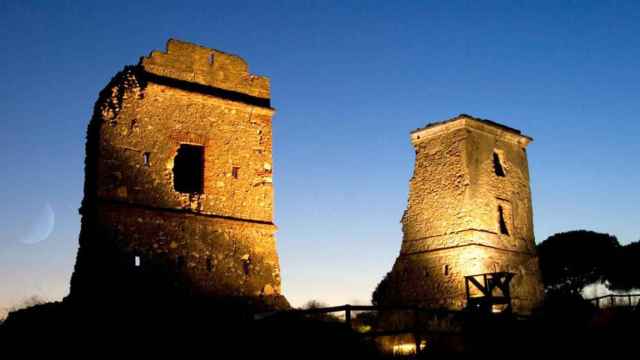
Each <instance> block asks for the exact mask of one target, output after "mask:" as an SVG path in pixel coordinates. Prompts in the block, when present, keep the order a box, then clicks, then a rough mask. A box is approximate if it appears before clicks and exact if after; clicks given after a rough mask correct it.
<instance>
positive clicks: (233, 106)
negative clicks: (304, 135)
mask: <svg viewBox="0 0 640 360" xmlns="http://www.w3.org/2000/svg"><path fill="white" fill-rule="evenodd" d="M269 102H270V101H269V80H268V79H267V78H265V77H261V76H257V75H253V74H250V73H249V72H248V67H247V64H246V63H245V62H244V60H242V59H241V58H239V57H237V56H234V55H229V54H226V53H223V52H220V51H217V50H213V49H207V48H204V47H200V46H197V45H193V44H189V43H185V42H181V41H177V40H170V41H169V42H168V44H167V51H166V52H156V51H154V52H152V53H151V55H150V56H149V57H146V58H142V59H141V61H140V63H139V64H138V65H137V66H129V67H126V68H125V69H124V70H123V71H122V72H120V73H119V74H117V75H116V76H115V77H114V79H113V80H112V81H111V82H110V83H109V85H107V87H106V88H105V90H103V91H102V92H101V94H100V98H99V100H98V102H97V103H96V107H95V110H94V116H93V118H92V120H91V122H90V124H89V131H88V135H87V159H86V168H85V173H86V175H85V177H86V178H85V198H84V200H83V205H82V208H81V214H82V215H83V219H82V229H81V235H80V249H79V252H78V257H77V262H76V268H75V271H74V275H73V277H72V288H71V294H72V295H74V294H91V293H94V294H95V293H100V292H106V291H107V290H106V289H103V285H100V282H101V280H104V281H107V280H105V279H106V278H108V277H109V276H110V274H109V272H118V273H121V272H122V273H124V274H125V276H126V273H127V271H129V270H131V271H140V269H133V268H134V267H135V268H143V269H145V268H146V267H149V268H148V269H151V266H152V265H153V270H154V271H156V270H158V269H160V270H161V271H156V272H157V273H168V274H169V273H170V274H172V276H171V277H172V279H174V280H175V279H178V281H179V282H181V286H183V287H185V286H186V287H187V288H188V289H187V290H188V291H189V292H190V293H193V294H198V295H206V296H244V297H256V298H258V297H260V298H264V297H271V298H278V299H276V302H279V303H280V304H284V303H286V300H284V298H283V297H282V296H281V294H280V293H281V288H280V269H279V261H278V256H277V252H276V243H275V237H274V233H275V230H276V228H275V225H274V224H273V186H272V172H273V166H272V155H271V151H272V127H271V119H272V116H273V113H274V111H273V109H272V108H271V107H270V106H269ZM184 145H190V146H191V145H196V146H199V147H201V148H199V149H203V152H204V156H203V162H202V166H201V169H203V170H202V171H203V174H204V175H203V178H202V191H190V192H188V193H187V192H180V191H176V187H175V185H174V183H175V179H174V176H175V174H176V172H175V171H176V170H175V168H176V166H175V161H176V155H177V154H178V149H179V148H180V147H181V146H184ZM198 171H201V170H198V169H193V171H191V170H190V171H189V172H187V173H186V174H187V175H183V176H189V174H197V173H198ZM194 176H195V175H194ZM110 256H112V257H113V258H112V259H111V260H113V261H111V262H110V261H109V257H110ZM113 264H119V265H117V266H120V267H121V268H120V269H118V270H115V269H114V267H113ZM148 269H147V270H148ZM108 282H113V280H108ZM115 286H117V284H115ZM269 301H271V300H269Z"/></svg>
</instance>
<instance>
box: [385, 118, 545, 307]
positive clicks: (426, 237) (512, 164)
mask: <svg viewBox="0 0 640 360" xmlns="http://www.w3.org/2000/svg"><path fill="white" fill-rule="evenodd" d="M411 140H412V143H413V145H414V147H415V151H416V161H415V169H414V173H413V177H412V178H411V183H410V191H409V202H408V206H407V210H406V211H405V213H404V215H403V217H402V228H403V233H404V238H403V242H402V247H401V251H400V255H399V257H398V258H397V260H396V262H395V264H394V267H393V270H392V273H391V276H390V282H391V286H390V289H392V290H391V293H390V294H387V296H388V297H390V298H393V299H395V300H394V301H398V302H402V303H405V304H417V305H421V306H428V307H443V308H450V309H461V308H463V307H464V306H465V304H466V293H465V287H464V277H465V276H467V275H474V274H480V273H487V272H495V271H509V272H513V273H515V274H516V276H515V277H514V279H513V280H512V282H511V295H512V298H513V306H514V311H515V312H518V313H528V312H530V311H531V310H532V309H533V308H534V307H536V306H537V305H538V304H539V303H540V301H541V299H542V295H543V293H542V285H541V281H540V274H539V265H538V259H537V256H536V254H535V242H534V237H533V216H532V210H531V192H530V188H529V170H528V163H527V154H526V146H527V145H528V144H529V142H530V141H531V139H530V138H529V137H527V136H525V135H522V134H521V133H520V132H519V131H518V130H515V129H511V128H508V127H506V126H503V125H500V124H497V123H494V122H491V121H488V120H481V119H476V118H473V117H471V116H468V115H460V116H458V117H456V118H453V119H450V120H448V121H444V122H440V123H436V124H432V125H429V126H427V127H425V128H422V129H418V130H416V131H414V132H413V133H412V134H411ZM494 154H495V155H494ZM494 157H497V159H499V160H498V161H499V163H500V164H499V166H501V167H502V170H503V172H504V176H500V175H499V170H496V166H498V165H496V164H495V161H494ZM500 209H501V210H500ZM500 211H502V219H501V218H500ZM501 222H502V226H501ZM505 227H506V229H505Z"/></svg>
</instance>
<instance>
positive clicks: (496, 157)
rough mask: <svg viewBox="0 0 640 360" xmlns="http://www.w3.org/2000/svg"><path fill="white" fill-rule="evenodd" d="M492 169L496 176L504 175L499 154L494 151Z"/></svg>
mask: <svg viewBox="0 0 640 360" xmlns="http://www.w3.org/2000/svg"><path fill="white" fill-rule="evenodd" d="M493 170H494V171H495V172H496V175H497V176H500V177H504V176H505V175H506V174H505V172H504V166H502V159H501V158H500V154H498V153H497V152H495V151H494V152H493Z"/></svg>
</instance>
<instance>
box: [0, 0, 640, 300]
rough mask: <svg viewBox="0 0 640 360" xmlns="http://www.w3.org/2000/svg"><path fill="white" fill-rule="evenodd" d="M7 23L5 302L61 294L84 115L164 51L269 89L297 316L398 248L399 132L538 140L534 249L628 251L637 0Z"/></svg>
mask: <svg viewBox="0 0 640 360" xmlns="http://www.w3.org/2000/svg"><path fill="white" fill-rule="evenodd" d="M0 26H1V29H2V31H0V49H2V56H0V69H1V70H2V82H1V84H0V109H2V116H1V117H0V142H1V143H2V151H0V164H1V167H0V173H1V174H2V175H1V176H0V308H2V307H4V306H9V305H11V304H13V303H16V302H19V301H20V300H21V299H23V298H25V297H28V296H30V295H40V296H43V297H46V298H50V299H60V298H61V297H62V296H64V295H65V294H66V292H67V291H68V281H69V276H70V274H71V271H72V269H73V263H74V260H75V253H76V247H77V240H78V231H79V216H78V213H77V208H78V207H79V204H80V200H81V198H82V184H83V159H84V136H85V129H86V126H87V122H88V120H89V118H90V116H91V112H92V107H93V103H94V101H95V100H96V98H97V94H98V92H99V91H100V90H101V89H102V88H103V87H104V86H105V85H106V83H107V82H108V81H109V79H110V78H111V76H113V75H114V74H115V73H116V72H117V71H119V70H120V69H121V68H122V67H123V66H124V65H126V64H133V63H136V62H137V61H138V58H139V57H140V56H141V55H146V54H148V53H149V52H150V51H151V50H153V49H160V50H162V49H164V46H165V42H166V40H167V39H168V38H170V37H175V38H179V39H183V40H188V41H191V42H195V43H198V44H201V45H204V46H208V47H213V48H217V49H220V50H223V51H227V52H231V53H234V54H238V55H241V56H242V57H244V58H245V59H246V60H247V61H248V63H249V65H250V68H251V71H252V72H254V73H258V74H264V75H267V76H269V77H270V78H271V83H272V95H273V105H274V107H276V108H277V110H278V112H277V114H276V117H275V119H274V165H275V167H274V169H275V190H276V191H275V196H276V223H277V225H278V226H279V228H280V230H279V232H278V250H279V253H280V259H281V266H282V274H283V286H284V291H285V294H286V295H287V297H288V298H289V299H290V301H291V302H292V303H293V304H294V305H300V304H302V303H304V302H305V301H306V300H309V299H319V300H321V301H324V302H327V303H331V304H338V303H346V302H355V301H359V302H367V301H368V300H369V297H370V293H371V291H372V289H373V288H374V286H375V284H376V283H377V282H378V281H379V280H380V278H381V277H382V276H383V274H384V273H385V272H386V271H388V270H389V269H390V268H391V265H392V263H393V261H394V259H395V257H396V255H397V254H398V251H399V247H400V241H401V236H402V234H401V231H400V224H399V220H400V217H401V215H402V212H403V210H404V208H405V205H406V200H407V191H408V181H409V178H410V176H411V170H412V167H413V150H412V148H411V146H410V143H409V131H411V130H413V129H415V128H417V127H421V126H423V125H425V124H426V123H428V122H431V121H436V120H442V119H447V118H450V117H452V116H454V115H457V114H459V113H468V114H472V115H475V116H479V117H483V118H489V119H492V120H495V121H498V122H502V123H505V124H506V125H509V126H512V127H515V128H519V129H521V130H523V131H524V132H525V133H526V134H528V135H530V136H532V137H533V138H534V139H535V141H534V142H533V143H532V144H531V145H530V147H529V151H528V154H529V161H530V167H531V169H530V171H531V181H532V183H531V187H532V192H533V204H534V222H535V234H536V238H537V241H541V240H544V239H545V238H546V237H547V236H549V235H550V234H553V233H555V232H559V231H565V230H571V229H577V228H587V229H592V230H596V231H602V232H609V233H613V234H615V235H617V236H618V238H619V239H620V241H621V242H622V243H628V242H631V241H636V240H638V239H639V238H640V228H639V225H638V224H639V223H640V216H639V215H638V214H639V213H638V204H639V203H640V191H639V190H638V184H639V183H640V166H639V162H638V159H637V156H638V153H639V152H640V145H639V142H638V141H637V136H638V133H639V132H640V121H638V118H637V117H638V114H640V102H639V95H640V68H639V64H640V60H639V59H640V2H637V1H597V2H595V1H594V2H591V1H548V2H544V1H504V2H493V1H415V2H407V1H379V2H374V1H371V2H364V1H362V2H360V1H357V2H356V1H354V2H348V1H338V2H335V3H332V2H329V1H319V2H306V1H292V2H278V1H268V2H245V1H221V2H219V3H218V2H216V1H203V2H197V1H180V2H174V3H170V2H168V3H161V2H160V1H154V2H149V3H146V4H143V3H142V2H134V1H126V2H118V1H109V2H104V1H100V2H95V3H94V4H91V2H89V1H77V2H72V1H48V2H29V1H22V0H21V1H13V2H11V1H9V2H8V1H6V0H0ZM49 207H50V208H51V209H52V213H53V214H54V216H53V217H54V218H55V221H54V223H53V225H54V226H53V230H52V233H51V235H50V236H48V237H47V238H46V239H44V240H41V238H43V237H46V235H47V233H48V228H49V225H50V224H49V222H50V220H51V218H52V217H51V213H50V212H49V210H48V209H49ZM39 240H41V241H39Z"/></svg>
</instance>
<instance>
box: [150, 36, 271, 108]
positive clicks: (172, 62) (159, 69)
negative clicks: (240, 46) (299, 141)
mask: <svg viewBox="0 0 640 360" xmlns="http://www.w3.org/2000/svg"><path fill="white" fill-rule="evenodd" d="M140 66H142V68H143V69H144V70H145V71H146V72H147V73H150V74H153V75H157V76H160V77H164V78H168V79H173V80H177V81H185V82H189V83H194V84H198V85H203V86H207V87H213V88H218V89H222V90H227V91H229V92H233V93H236V94H238V95H241V94H242V95H248V96H250V97H255V98H258V99H263V100H264V101H266V103H265V104H266V106H269V98H270V97H271V96H270V85H269V78H267V77H265V76H260V75H254V74H251V73H250V72H249V66H248V65H247V63H246V62H245V61H244V60H243V59H242V58H241V57H239V56H236V55H232V54H228V53H225V52H222V51H220V50H215V49H210V48H206V47H203V46H199V45H195V44H191V43H187V42H183V41H180V40H175V39H170V40H169V41H168V42H167V50H166V51H165V52H161V51H152V52H151V54H149V56H147V57H142V58H141V59H140ZM225 95H229V94H225Z"/></svg>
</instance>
